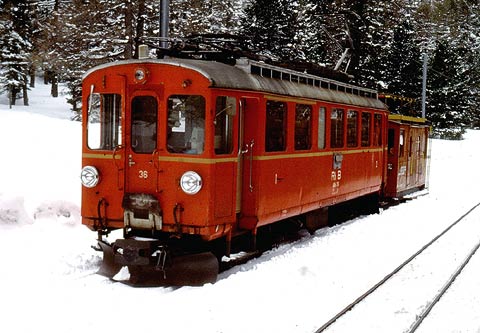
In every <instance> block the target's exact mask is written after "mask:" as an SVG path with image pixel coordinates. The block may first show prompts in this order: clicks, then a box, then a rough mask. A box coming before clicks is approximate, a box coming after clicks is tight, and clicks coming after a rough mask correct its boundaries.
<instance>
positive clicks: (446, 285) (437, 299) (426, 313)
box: [408, 241, 480, 333]
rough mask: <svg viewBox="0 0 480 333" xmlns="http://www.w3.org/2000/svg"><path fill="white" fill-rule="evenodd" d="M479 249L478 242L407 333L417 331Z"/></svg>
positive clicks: (479, 243)
mask: <svg viewBox="0 0 480 333" xmlns="http://www.w3.org/2000/svg"><path fill="white" fill-rule="evenodd" d="M479 248H480V241H479V242H478V243H477V245H475V246H474V247H473V249H472V250H471V251H470V253H469V254H468V256H467V257H466V258H465V260H464V261H463V262H462V264H461V265H460V267H458V268H457V270H456V271H455V273H453V275H452V276H451V277H450V279H449V280H448V281H447V283H445V285H444V286H443V288H442V290H440V292H439V293H438V294H437V295H436V296H435V298H434V299H433V300H432V302H431V303H430V304H429V305H428V306H427V307H426V308H425V309H424V310H423V312H422V313H421V314H420V315H419V316H417V319H416V321H415V323H413V325H412V326H411V327H410V330H409V331H408V332H409V333H413V332H415V331H416V330H417V328H418V327H419V326H420V325H421V324H422V322H423V320H424V319H425V318H426V317H427V316H428V315H429V313H430V311H432V309H433V308H434V307H435V305H436V304H437V303H438V302H439V301H440V299H441V298H442V297H443V295H445V293H446V292H447V290H448V289H450V287H451V286H452V284H453V282H455V280H456V279H457V277H458V276H459V275H460V274H461V273H462V271H463V269H464V268H465V266H467V265H468V263H469V262H470V259H472V257H473V256H474V255H475V253H476V252H477V250H478V249H479Z"/></svg>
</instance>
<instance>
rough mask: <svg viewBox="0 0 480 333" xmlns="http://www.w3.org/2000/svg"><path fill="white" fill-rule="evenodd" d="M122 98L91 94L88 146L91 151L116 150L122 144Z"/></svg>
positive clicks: (116, 95)
mask: <svg viewBox="0 0 480 333" xmlns="http://www.w3.org/2000/svg"><path fill="white" fill-rule="evenodd" d="M121 101H122V100H121V96H120V95H119V94H95V93H93V94H91V95H90V96H89V100H88V119H87V145H88V148H90V149H96V150H114V149H115V148H116V147H118V146H119V145H121V143H122V127H121V114H122V112H121V105H122V103H121Z"/></svg>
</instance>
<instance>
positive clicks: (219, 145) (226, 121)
mask: <svg viewBox="0 0 480 333" xmlns="http://www.w3.org/2000/svg"><path fill="white" fill-rule="evenodd" d="M236 113H237V100H236V99H235V97H228V96H219V97H217V101H216V104H215V120H214V123H215V139H214V140H215V141H214V146H215V153H216V154H230V153H232V151H233V117H234V116H235V115H236Z"/></svg>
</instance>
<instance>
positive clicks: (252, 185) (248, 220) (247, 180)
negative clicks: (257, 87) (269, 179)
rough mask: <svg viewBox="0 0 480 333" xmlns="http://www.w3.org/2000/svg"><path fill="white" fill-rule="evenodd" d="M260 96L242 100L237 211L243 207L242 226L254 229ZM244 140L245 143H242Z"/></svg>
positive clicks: (255, 221) (255, 222) (255, 219)
mask: <svg viewBox="0 0 480 333" xmlns="http://www.w3.org/2000/svg"><path fill="white" fill-rule="evenodd" d="M258 104H259V100H258V98H247V97H244V98H243V99H242V100H241V115H240V116H241V120H240V124H241V125H240V128H239V130H240V132H241V134H240V136H239V139H240V144H241V147H242V152H241V158H242V161H241V162H240V161H239V164H240V166H239V170H238V172H239V178H238V186H239V188H238V189H237V195H238V196H239V198H238V201H237V211H238V210H240V209H241V214H240V228H243V229H254V228H255V227H256V225H257V210H256V206H257V202H256V200H257V196H256V185H257V184H256V177H255V161H254V157H255V152H256V151H257V149H258V144H257V142H255V137H256V133H257V130H258V107H259V106H258ZM242 142H243V143H242Z"/></svg>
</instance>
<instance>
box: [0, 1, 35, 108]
mask: <svg viewBox="0 0 480 333" xmlns="http://www.w3.org/2000/svg"><path fill="white" fill-rule="evenodd" d="M28 27H29V24H28V6H27V2H26V1H6V2H4V3H3V6H2V8H1V11H0V87H1V90H3V91H6V92H7V93H8V95H9V104H10V106H12V105H15V104H16V100H17V96H18V94H19V93H20V92H22V93H23V101H24V105H28V94H27V90H28V88H27V83H28V70H29V64H30V59H29V57H30V51H31V47H32V45H31V43H30V42H29V40H28V36H29V29H28Z"/></svg>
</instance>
